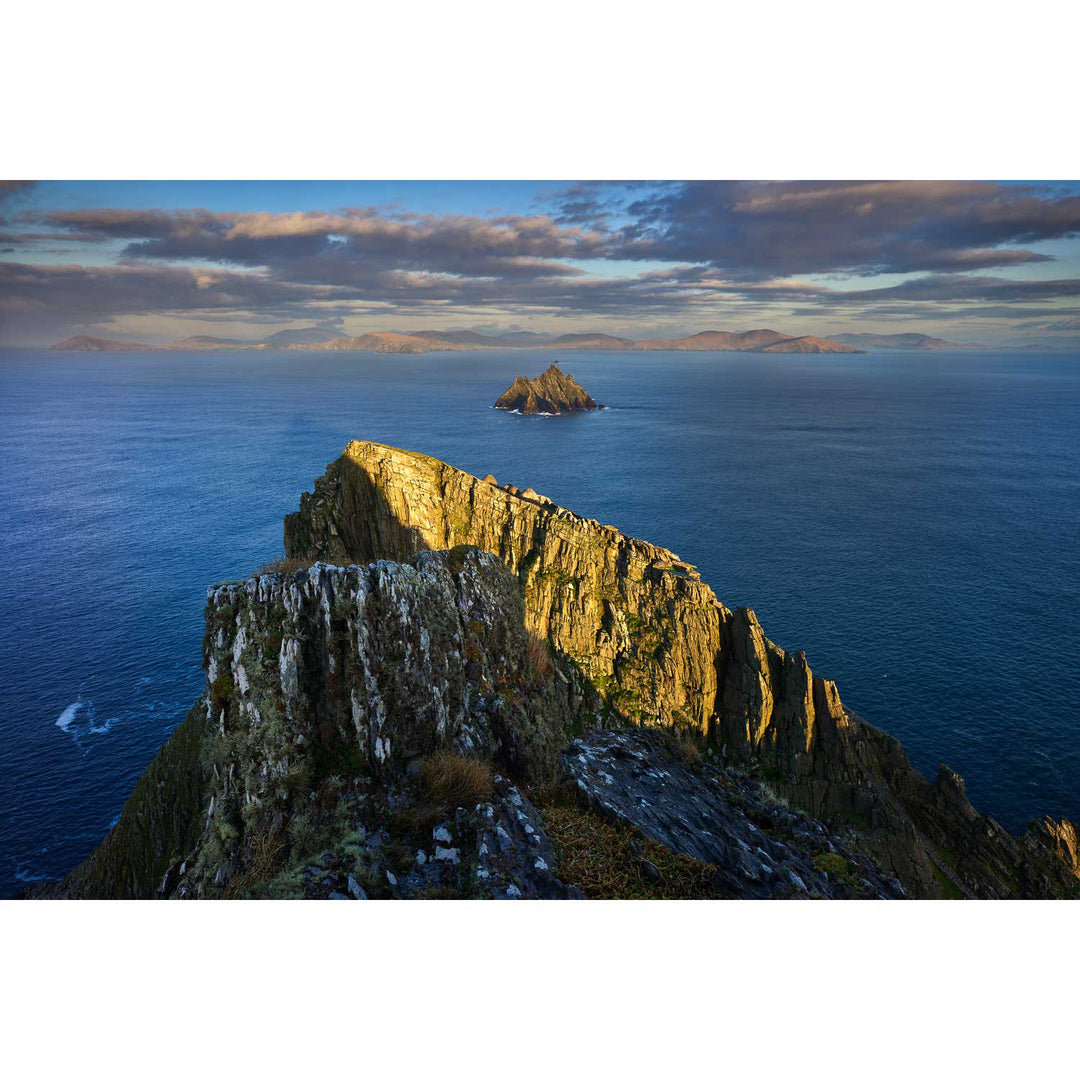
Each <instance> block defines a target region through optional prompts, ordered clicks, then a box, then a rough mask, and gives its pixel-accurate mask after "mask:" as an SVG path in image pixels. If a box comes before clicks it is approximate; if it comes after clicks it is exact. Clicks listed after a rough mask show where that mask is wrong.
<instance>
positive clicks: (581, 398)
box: [495, 364, 603, 414]
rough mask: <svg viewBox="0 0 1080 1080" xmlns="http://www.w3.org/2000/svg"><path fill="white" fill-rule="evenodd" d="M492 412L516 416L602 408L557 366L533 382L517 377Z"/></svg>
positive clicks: (553, 366) (572, 378) (571, 377)
mask: <svg viewBox="0 0 1080 1080" xmlns="http://www.w3.org/2000/svg"><path fill="white" fill-rule="evenodd" d="M495 408H496V409H507V410H509V411H511V412H520V413H552V414H557V413H567V412H582V411H587V410H590V409H602V408H603V405H598V404H597V403H596V402H595V401H594V400H593V399H592V398H591V397H590V396H589V395H588V394H587V393H586V392H585V390H584V389H583V388H582V387H581V386H579V385H578V383H577V382H576V381H575V380H574V377H573V376H572V375H567V374H566V372H564V371H562V370H561V369H560V368H559V366H558V365H557V364H552V365H551V366H550V367H549V368H548V369H547V371H545V372H544V373H543V375H540V376H539V377H538V378H535V379H528V378H525V376H523V375H519V376H518V377H517V378H516V379H514V381H513V383H511V384H510V388H509V389H508V390H507V391H506V392H505V393H504V394H503V395H502V396H501V397H500V398H499V400H498V401H496V402H495Z"/></svg>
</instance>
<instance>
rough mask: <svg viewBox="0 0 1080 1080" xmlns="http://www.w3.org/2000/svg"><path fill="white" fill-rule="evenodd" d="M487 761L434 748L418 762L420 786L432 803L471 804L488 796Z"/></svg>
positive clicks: (489, 778)
mask: <svg viewBox="0 0 1080 1080" xmlns="http://www.w3.org/2000/svg"><path fill="white" fill-rule="evenodd" d="M491 783H492V780H491V762H490V761H481V760H479V759H478V758H470V757H463V756H462V755H460V754H451V753H450V752H449V751H446V750H436V751H435V752H434V753H433V754H428V756H427V757H426V758H424V760H423V762H422V763H421V765H420V786H421V788H423V790H424V793H425V795H427V797H428V799H430V800H431V802H433V803H438V804H442V805H446V806H455V807H457V806H470V807H471V806H475V805H476V804H477V803H479V802H483V801H484V800H485V799H488V798H490V796H491Z"/></svg>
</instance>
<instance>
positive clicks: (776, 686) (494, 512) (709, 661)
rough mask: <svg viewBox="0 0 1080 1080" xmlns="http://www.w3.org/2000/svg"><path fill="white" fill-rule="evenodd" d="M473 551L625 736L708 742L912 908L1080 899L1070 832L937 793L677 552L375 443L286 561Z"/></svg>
mask: <svg viewBox="0 0 1080 1080" xmlns="http://www.w3.org/2000/svg"><path fill="white" fill-rule="evenodd" d="M460 544H471V545H476V546H477V547H479V548H481V549H482V550H484V551H488V552H491V553H493V554H495V555H497V556H498V557H499V559H500V560H502V561H503V562H505V563H506V564H507V566H509V567H510V569H511V570H512V571H513V572H514V573H515V574H516V575H517V577H518V580H519V581H520V583H521V586H522V590H523V594H524V597H525V615H524V617H525V624H526V626H527V627H528V629H529V630H530V631H531V632H532V633H533V634H535V635H536V636H538V637H539V638H540V639H542V640H545V641H549V642H550V644H551V646H552V647H553V649H554V650H555V652H556V655H557V657H558V658H559V660H560V663H561V664H562V665H563V666H564V667H565V669H566V670H569V671H573V672H577V673H579V674H580V676H581V677H582V678H583V679H584V680H585V682H586V683H587V684H588V685H589V686H591V687H592V688H593V689H594V690H595V691H596V692H598V693H599V694H600V695H602V697H603V699H604V701H605V702H606V705H607V710H608V714H609V716H610V717H611V718H613V719H619V718H621V719H625V720H630V721H634V722H637V723H640V724H644V725H658V726H670V727H674V728H676V729H678V728H691V729H694V730H695V731H697V732H699V733H701V735H703V736H704V737H705V738H706V739H708V740H709V741H710V742H711V743H712V744H713V745H715V746H717V747H719V748H721V749H722V752H723V753H724V754H726V755H728V756H729V757H733V758H734V759H737V760H741V761H744V762H747V763H753V764H754V765H755V767H758V768H760V769H761V770H762V773H763V775H765V776H766V777H767V778H768V779H769V780H770V782H771V783H773V785H774V786H775V787H776V788H778V789H779V790H780V791H782V793H783V794H784V795H786V796H787V797H788V798H790V799H791V800H792V801H793V802H795V803H796V804H797V805H798V806H800V807H802V808H803V809H805V810H806V811H808V812H810V813H812V814H814V815H815V816H818V817H823V818H825V819H827V820H829V821H830V822H833V823H835V824H836V825H837V827H838V828H839V827H842V828H843V829H845V830H846V832H845V835H848V836H849V837H850V839H851V842H852V844H854V845H856V846H858V847H859V849H860V850H862V851H864V852H866V853H867V854H869V855H871V856H872V857H873V858H874V860H875V861H876V862H877V864H878V865H879V866H881V867H882V868H883V869H884V870H885V871H886V872H887V873H889V874H892V875H895V876H896V877H898V878H899V879H900V880H901V881H902V882H903V883H904V885H905V887H906V889H907V890H908V892H909V893H910V894H913V895H917V896H940V895H942V894H950V895H952V894H959V895H967V896H979V897H982V896H988V897H995V896H1043V895H1066V894H1070V893H1071V892H1073V891H1075V890H1076V889H1077V888H1078V886H1080V878H1078V877H1077V866H1076V860H1075V833H1074V832H1073V831H1072V826H1071V825H1070V824H1069V823H1067V822H1063V823H1060V824H1059V823H1052V824H1051V825H1050V826H1042V827H1037V828H1036V829H1035V830H1034V831H1033V832H1031V833H1029V834H1028V835H1027V836H1026V837H1025V838H1024V839H1023V840H1017V839H1016V838H1014V837H1011V836H1009V835H1008V834H1007V833H1005V832H1004V830H1002V829H1000V827H999V826H997V824H996V823H994V822H992V821H991V820H990V819H989V818H986V817H984V816H982V815H980V814H978V813H977V812H976V811H975V810H974V809H972V807H971V806H970V803H968V801H967V798H966V796H965V795H964V793H963V789H962V784H957V783H951V782H949V781H948V779H945V780H943V779H942V777H939V778H938V780H937V782H936V783H934V784H930V783H929V782H928V781H926V780H925V779H924V778H923V777H922V776H921V775H920V774H919V773H917V772H916V771H915V770H914V769H912V768H911V766H910V764H909V763H908V761H907V758H906V756H905V755H904V753H903V751H902V749H901V747H900V744H899V743H898V742H897V741H896V740H895V739H892V738H890V737H889V736H887V735H885V734H883V733H882V732H880V731H878V730H877V729H876V728H873V727H872V726H871V725H869V724H867V723H865V722H864V721H862V720H860V719H859V718H858V717H856V716H854V715H853V714H851V713H850V712H848V711H847V710H845V708H844V707H843V705H842V703H841V701H840V697H839V694H838V692H837V689H836V687H835V685H834V684H833V683H831V682H829V681H828V680H825V679H822V678H820V677H817V676H815V675H814V674H813V673H812V671H811V670H810V668H809V666H808V664H807V661H806V657H805V655H804V654H802V653H799V652H797V653H785V652H784V651H783V650H782V649H780V648H778V647H777V646H776V645H775V644H773V643H772V642H771V641H769V639H768V638H767V637H766V636H765V634H764V632H763V630H762V628H761V626H760V624H759V623H758V621H757V618H756V617H755V616H754V613H753V612H752V611H750V610H748V609H738V610H736V611H735V612H732V611H729V610H728V609H727V608H726V607H724V605H723V604H721V603H720V602H719V601H718V600H717V598H716V596H715V595H714V594H713V592H712V590H711V589H710V588H709V587H708V586H707V585H705V584H704V583H703V582H702V581H701V580H700V578H699V576H698V574H697V572H696V570H695V569H694V568H693V567H692V566H689V565H688V564H686V563H684V562H682V561H681V560H679V559H678V557H677V556H675V555H674V554H673V553H671V552H670V551H666V550H665V549H663V548H658V547H655V546H653V545H651V544H647V543H643V542H642V541H638V540H634V539H631V538H629V537H626V536H623V535H622V534H621V533H619V532H618V531H617V530H615V529H613V528H610V527H608V526H603V525H600V524H598V523H597V522H595V521H589V520H586V519H583V518H580V517H578V516H577V515H576V514H573V513H572V512H570V511H569V510H565V509H563V508H561V507H558V506H555V505H554V504H553V503H551V501H550V500H547V499H545V498H543V497H542V496H540V495H537V494H536V493H535V492H533V491H532V490H531V489H527V490H526V491H524V492H520V491H518V490H517V489H516V488H514V487H513V486H510V485H508V486H506V487H499V486H497V484H496V483H494V482H493V478H490V477H489V478H487V479H486V480H478V479H477V478H475V477H473V476H470V475H469V474H467V473H464V472H461V471H460V470H458V469H454V468H453V467H451V466H449V465H447V464H445V463H443V462H440V461H437V460H435V459H433V458H430V457H426V456H424V455H422V454H416V453H411V452H408V451H403V450H397V449H393V448H390V447H386V446H381V445H378V444H374V443H363V442H353V443H350V444H349V446H348V447H347V448H346V451H345V453H344V455H343V456H342V457H341V458H340V459H339V460H338V461H336V462H334V463H333V464H332V465H331V466H330V467H329V469H328V470H327V472H326V474H325V476H323V477H322V478H320V479H319V480H317V481H316V484H315V491H314V493H312V494H305V495H303V496H302V497H301V503H300V510H299V512H298V513H296V514H292V515H290V516H289V517H288V518H287V519H286V522H285V546H286V551H287V553H288V554H289V555H290V556H297V557H306V558H316V557H318V558H324V559H327V560H329V561H358V562H364V561H369V560H372V559H376V558H391V559H397V560H403V559H408V558H411V557H413V556H414V555H416V553H417V552H420V551H423V550H425V549H436V550H439V549H447V548H452V547H454V546H455V545H460ZM1070 837H1072V838H1073V846H1072V847H1071V848H1070V846H1069V844H1070V839H1069V838H1070ZM1070 851H1071V852H1072V853H1073V854H1072V855H1071V856H1070V854H1069V853H1070ZM1070 859H1071V861H1070Z"/></svg>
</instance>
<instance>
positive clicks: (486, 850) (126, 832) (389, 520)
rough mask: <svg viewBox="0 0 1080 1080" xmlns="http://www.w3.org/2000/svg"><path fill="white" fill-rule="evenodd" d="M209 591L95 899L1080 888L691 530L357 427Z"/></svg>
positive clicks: (1057, 831) (51, 891)
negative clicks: (189, 680) (847, 699)
mask: <svg viewBox="0 0 1080 1080" xmlns="http://www.w3.org/2000/svg"><path fill="white" fill-rule="evenodd" d="M284 539H285V551H286V556H287V558H286V559H285V560H284V561H283V562H282V563H281V564H279V565H277V566H271V567H267V568H265V569H264V570H263V571H260V572H259V573H258V574H256V575H254V576H253V577H250V578H248V579H247V580H244V581H235V582H226V583H224V584H221V585H217V586H214V587H212V588H211V589H209V591H208V593H207V603H206V636H205V639H204V642H203V663H204V667H205V674H206V680H205V691H204V693H203V695H202V697H201V698H200V699H199V700H198V701H197V702H196V703H195V705H194V707H193V708H192V710H191V712H190V713H189V715H188V717H187V719H186V720H185V721H184V723H182V724H181V725H180V727H179V728H178V729H177V730H176V732H175V733H174V734H173V735H172V737H171V738H170V739H169V740H168V742H167V743H166V744H165V746H164V747H163V748H162V749H161V751H160V752H159V754H158V756H157V758H156V759H155V760H154V761H153V762H152V763H151V765H150V766H149V768H148V769H147V771H146V773H145V774H144V775H143V776H142V778H141V779H140V780H139V781H138V783H137V784H136V786H135V789H134V791H133V793H132V795H131V797H130V799H129V800H128V802H127V804H126V805H125V807H124V809H123V812H122V813H121V815H120V817H119V819H118V821H117V823H116V825H115V826H114V827H113V829H112V830H111V831H110V832H109V834H108V835H107V837H106V838H105V839H104V841H103V842H102V844H101V845H100V847H99V848H98V849H97V850H96V851H95V852H94V854H93V855H92V856H91V857H90V858H89V859H88V860H87V861H86V862H84V863H83V864H82V865H81V866H79V867H77V868H76V869H75V870H74V871H73V872H72V873H71V874H70V875H69V876H68V878H67V879H66V880H65V881H63V882H61V883H55V884H52V885H44V886H34V887H31V890H30V894H31V895H36V896H55V897H68V898H91V897H93V898H153V897H160V898H166V897H176V898H185V897H186V898H230V897H241V898H242V897H249V898H261V897H281V898H285V897H296V898H328V899H368V898H371V899H377V898H399V899H404V898H414V897H415V898H450V897H455V898H498V899H514V898H521V897H525V898H530V897H531V898H551V899H557V898H580V897H585V898H591V897H598V898H599V897H685V898H690V897H695V898H697V897H700V898H706V897H712V898H739V897H753V898H792V897H811V898H814V897H816V898H899V897H911V898H919V897H936V898H941V897H946V898H1015V897H1029V898H1033V897H1040V898H1051V897H1054V898H1058V897H1061V898H1064V897H1075V896H1077V895H1078V893H1080V862H1078V851H1077V836H1076V829H1075V827H1074V826H1073V825H1072V824H1071V823H1070V822H1068V821H1066V820H1063V819H1054V818H1050V817H1046V818H1043V819H1041V820H1040V821H1037V822H1035V823H1034V824H1033V825H1032V826H1031V827H1030V828H1029V829H1028V831H1027V832H1026V833H1025V834H1024V835H1023V836H1021V837H1015V836H1012V835H1010V834H1009V833H1007V832H1006V831H1005V830H1004V829H1002V828H1001V827H1000V826H999V825H998V824H997V823H996V822H994V821H993V820H992V819H990V818H988V817H985V816H984V815H982V814H980V813H979V812H978V811H977V810H975V809H974V808H973V807H972V806H971V804H970V802H969V801H968V799H967V796H966V794H965V791H964V783H963V780H962V779H961V778H960V777H959V776H957V775H956V774H955V773H954V772H952V771H951V770H950V769H948V768H947V767H946V766H944V765H942V766H941V768H940V771H939V773H938V775H937V777H936V778H935V779H934V780H933V781H928V780H926V779H925V778H924V777H923V776H921V775H920V774H919V773H918V772H917V771H916V770H915V769H913V768H912V766H911V765H910V764H909V762H908V760H907V757H906V756H905V754H904V752H903V750H902V749H901V747H900V744H899V743H898V742H897V741H896V740H895V739H893V738H890V737H889V736H888V735H886V734H885V733H883V732H881V731H879V730H878V729H876V728H874V727H873V726H871V725H870V724H868V723H867V722H866V721H864V720H862V719H861V718H860V717H858V716H856V715H855V714H854V713H852V712H851V711H850V710H849V709H847V708H845V707H844V705H843V704H842V703H841V700H840V695H839V693H838V691H837V688H836V686H835V685H834V684H833V683H832V682H830V681H829V680H827V679H824V678H822V677H820V676H818V675H815V674H814V673H813V672H812V670H811V668H810V666H809V664H808V663H807V659H806V656H805V655H804V654H803V653H802V652H785V651H784V650H783V649H780V648H779V647H778V646H776V645H775V644H773V642H771V641H770V640H769V639H768V638H767V637H766V636H765V634H764V631H763V630H762V628H761V626H760V624H759V623H758V620H757V618H756V617H755V615H754V613H753V611H751V610H749V609H747V608H737V609H735V610H734V611H732V610H729V609H728V608H727V607H725V606H724V605H723V604H722V603H721V602H720V601H719V600H718V599H717V598H716V596H715V594H714V593H713V591H712V590H711V589H710V588H709V587H708V585H706V584H705V583H704V582H702V581H701V579H700V577H699V575H698V573H697V571H696V570H695V568H694V567H693V566H691V565H690V564H688V563H686V562H683V561H682V560H680V559H679V558H678V557H677V556H676V555H675V554H674V553H672V552H670V551H667V550H665V549H663V548H659V547H656V546H654V545H652V544H648V543H645V542H643V541H640V540H635V539H632V538H630V537H627V536H625V535H623V534H622V533H620V532H618V531H617V530H616V529H614V528H612V527H610V526H605V525H601V524H599V523H598V522H596V521H592V520H588V519H585V518H581V517H579V516H578V515H577V514H575V513H573V512H572V511H570V510H567V509H565V508H563V507H560V506H557V505H556V504H554V503H553V502H552V501H551V500H550V499H547V498H545V497H543V496H542V495H539V494H538V493H536V492H535V491H533V490H532V489H529V488H527V489H525V490H524V491H521V490H519V489H518V488H517V487H515V486H514V485H512V484H505V485H500V484H499V483H498V481H497V480H496V479H495V477H493V476H487V477H485V478H484V479H482V480H481V479H478V478H476V477H474V476H471V475H470V474H468V473H465V472H462V471H461V470H459V469H456V468H453V467H452V466H450V465H448V464H446V463H444V462H441V461H438V460H436V459H434V458H431V457H427V456H425V455H423V454H419V453H414V452H410V451H406V450H399V449H395V448H392V447H388V446H383V445H380V444H377V443H370V442H352V443H350V444H349V445H348V447H347V448H346V450H345V452H344V454H343V455H342V456H341V457H340V458H339V459H338V460H337V461H335V462H334V463H332V464H331V465H330V467H329V468H328V469H327V471H326V474H325V475H324V476H323V477H321V478H320V479H318V480H317V481H316V482H315V488H314V492H312V493H306V494H304V495H302V496H301V499H300V508H299V510H298V511H297V512H296V513H293V514H290V515H289V516H288V517H287V518H286V519H285V526H284Z"/></svg>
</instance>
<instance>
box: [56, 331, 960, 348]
mask: <svg viewBox="0 0 1080 1080" xmlns="http://www.w3.org/2000/svg"><path fill="white" fill-rule="evenodd" d="M842 336H843V337H846V338H852V337H859V336H860V335H851V334H848V335H842ZM861 336H865V337H876V336H877V335H872V334H871V335H861ZM897 336H913V337H923V336H924V335H897ZM926 340H928V341H931V340H935V339H932V338H927V339H926ZM895 347H896V348H902V347H918V346H895ZM957 347H958V348H959V347H961V346H957ZM53 348H54V349H58V350H62V351H66V352H141V351H144V350H150V351H160V350H164V349H181V350H197V349H207V350H211V349H286V350H293V349H298V350H308V351H324V350H325V351H331V352H378V353H422V352H460V351H462V350H465V349H582V350H597V349H634V350H645V351H654V352H655V351H662V350H665V351H666V350H677V351H693V352H761V353H857V352H862V351H863V349H861V348H859V347H858V346H857V345H856V343H855V342H853V341H851V342H849V341H843V340H841V339H840V338H836V339H835V340H827V339H825V338H818V337H811V336H808V335H806V336H802V337H792V336H791V335H789V334H781V333H780V332H779V331H778V330H748V331H746V332H745V333H741V334H739V333H728V332H726V331H720V330H704V331H702V332H701V333H699V334H692V335H690V336H689V337H683V338H656V339H652V340H647V341H633V340H631V339H630V338H621V337H613V336H612V335H611V334H563V335H561V336H560V337H552V336H550V335H547V334H533V333H529V332H527V331H516V332H512V333H508V334H498V335H496V334H490V335H489V334H478V333H476V332H475V331H472V330H452V329H451V330H417V331H416V332H414V333H400V332H397V331H393V330H387V331H381V332H377V333H371V334H362V335H361V336H360V337H346V336H343V335H340V334H336V333H335V332H334V331H331V330H326V329H324V328H322V327H318V326H308V327H303V328H301V329H298V330H280V331H278V332H277V333H276V334H271V335H270V336H269V337H266V338H263V339H262V340H261V341H241V340H238V339H236V338H220V337H208V336H205V335H197V336H195V337H187V338H184V339H183V340H182V341H177V342H175V343H174V344H172V345H143V344H139V343H137V342H130V341H110V340H108V339H107V338H97V337H86V336H80V337H72V338H68V339H67V340H66V341H61V342H58V343H57V344H56V345H54V346H53Z"/></svg>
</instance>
